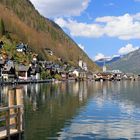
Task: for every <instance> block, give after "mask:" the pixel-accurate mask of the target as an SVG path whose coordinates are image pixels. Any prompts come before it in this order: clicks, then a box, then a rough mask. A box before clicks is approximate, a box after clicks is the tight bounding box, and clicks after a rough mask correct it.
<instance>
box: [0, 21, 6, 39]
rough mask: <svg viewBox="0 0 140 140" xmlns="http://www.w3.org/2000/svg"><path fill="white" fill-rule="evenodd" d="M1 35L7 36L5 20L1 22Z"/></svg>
mask: <svg viewBox="0 0 140 140" xmlns="http://www.w3.org/2000/svg"><path fill="white" fill-rule="evenodd" d="M0 35H1V36H3V35H5V25H4V22H3V19H1V20H0Z"/></svg>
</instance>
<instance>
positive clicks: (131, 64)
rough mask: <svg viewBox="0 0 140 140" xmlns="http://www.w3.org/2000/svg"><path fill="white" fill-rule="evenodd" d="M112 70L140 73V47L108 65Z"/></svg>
mask: <svg viewBox="0 0 140 140" xmlns="http://www.w3.org/2000/svg"><path fill="white" fill-rule="evenodd" d="M108 68H109V69H110V70H113V69H119V70H121V71H122V72H128V73H135V74H140V49H138V50H136V51H133V52H131V53H129V54H127V55H125V56H123V57H122V58H120V59H119V60H118V61H115V62H113V63H111V64H109V65H108Z"/></svg>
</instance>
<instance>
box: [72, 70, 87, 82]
mask: <svg viewBox="0 0 140 140" xmlns="http://www.w3.org/2000/svg"><path fill="white" fill-rule="evenodd" d="M73 74H74V75H75V78H76V79H77V78H78V79H79V80H85V79H86V72H85V71H84V70H82V69H75V70H74V71H73Z"/></svg>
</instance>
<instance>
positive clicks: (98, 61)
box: [95, 56, 121, 67]
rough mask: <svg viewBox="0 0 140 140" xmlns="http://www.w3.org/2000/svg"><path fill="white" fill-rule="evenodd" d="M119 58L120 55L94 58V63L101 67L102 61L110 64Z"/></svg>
mask: <svg viewBox="0 0 140 140" xmlns="http://www.w3.org/2000/svg"><path fill="white" fill-rule="evenodd" d="M120 58H121V56H114V57H112V58H108V59H107V58H102V59H99V60H96V61H95V63H96V64H97V65H98V66H100V67H103V65H104V63H105V64H107V65H108V64H111V63H113V62H115V61H117V60H119V59H120Z"/></svg>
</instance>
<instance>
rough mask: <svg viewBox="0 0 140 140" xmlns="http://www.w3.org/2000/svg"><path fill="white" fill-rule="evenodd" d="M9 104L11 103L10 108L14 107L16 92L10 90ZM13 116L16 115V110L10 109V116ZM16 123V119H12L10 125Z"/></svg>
mask: <svg viewBox="0 0 140 140" xmlns="http://www.w3.org/2000/svg"><path fill="white" fill-rule="evenodd" d="M8 103H9V107H12V106H14V105H15V90H14V89H9V91H8ZM12 114H15V109H14V108H12V109H10V115H12ZM9 117H10V116H9ZM15 123H16V119H15V118H12V119H10V125H11V124H15Z"/></svg>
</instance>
